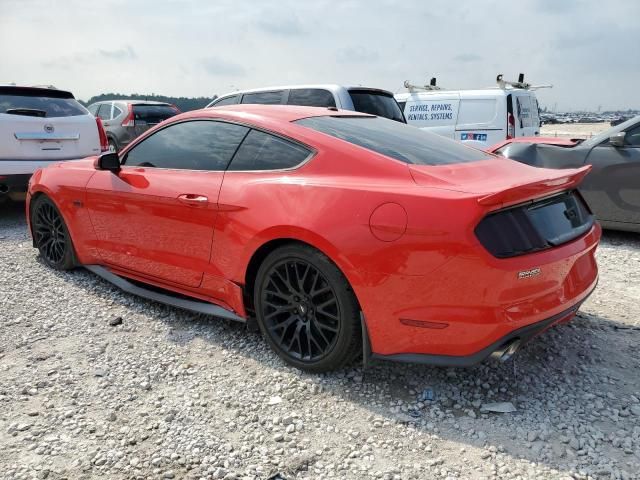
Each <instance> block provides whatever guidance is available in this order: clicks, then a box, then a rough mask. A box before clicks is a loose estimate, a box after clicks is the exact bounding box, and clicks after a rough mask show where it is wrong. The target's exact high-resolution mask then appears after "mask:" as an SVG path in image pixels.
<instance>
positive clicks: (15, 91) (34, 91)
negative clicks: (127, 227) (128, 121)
mask: <svg viewBox="0 0 640 480" xmlns="http://www.w3.org/2000/svg"><path fill="white" fill-rule="evenodd" d="M106 149H107V141H106V136H105V133H104V129H103V128H102V124H101V122H100V120H96V119H94V118H93V116H92V115H91V114H90V113H89V112H88V111H87V109H86V108H84V107H83V106H82V105H80V103H78V102H77V101H76V100H75V98H74V97H73V94H72V93H71V92H67V91H64V90H58V89H56V88H53V87H26V86H16V85H0V201H2V200H5V199H8V198H10V199H13V200H24V197H25V195H26V191H27V183H28V182H29V178H30V177H31V174H32V173H33V172H35V171H36V170H37V169H38V168H40V167H43V166H46V165H48V164H50V163H52V162H59V161H61V160H73V159H77V158H83V157H86V156H88V155H95V154H99V153H100V152H101V151H103V150H106Z"/></svg>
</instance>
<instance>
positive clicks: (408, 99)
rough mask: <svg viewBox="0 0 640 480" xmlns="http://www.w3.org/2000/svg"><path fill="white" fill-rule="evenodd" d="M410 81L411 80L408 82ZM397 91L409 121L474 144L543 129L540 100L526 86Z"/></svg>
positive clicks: (483, 145) (529, 135)
mask: <svg viewBox="0 0 640 480" xmlns="http://www.w3.org/2000/svg"><path fill="white" fill-rule="evenodd" d="M405 84H406V85H409V83H408V82H405ZM409 88H410V91H409V92H405V93H398V94H396V95H395V98H396V100H397V101H398V103H399V104H400V107H401V108H402V110H403V112H404V116H405V118H406V119H407V123H408V124H409V125H413V126H415V127H418V128H422V129H426V130H429V131H431V132H433V133H437V134H438V135H442V136H444V137H447V138H451V139H454V140H458V141H461V142H462V143H465V144H467V145H469V146H470V147H475V148H480V149H485V148H487V147H488V146H489V145H493V144H495V143H497V142H500V141H504V140H507V139H509V138H517V137H531V136H534V135H538V134H539V133H540V118H539V115H538V100H537V99H536V95H535V92H534V91H532V90H529V89H526V88H502V87H495V88H485V89H478V90H445V89H440V88H438V89H435V90H429V89H427V90H425V91H420V90H417V89H419V88H429V87H414V86H411V85H409Z"/></svg>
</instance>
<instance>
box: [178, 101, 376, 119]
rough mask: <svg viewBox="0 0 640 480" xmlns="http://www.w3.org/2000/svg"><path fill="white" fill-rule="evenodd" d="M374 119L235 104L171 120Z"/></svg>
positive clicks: (314, 109)
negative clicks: (330, 117) (328, 117)
mask: <svg viewBox="0 0 640 480" xmlns="http://www.w3.org/2000/svg"><path fill="white" fill-rule="evenodd" d="M326 116H332V117H373V116H374V115H369V114H367V113H360V112H354V111H352V110H338V109H336V108H335V107H329V108H325V107H301V106H297V105H258V104H248V103H247V104H235V105H225V106H223V107H217V108H215V109H212V108H203V109H201V110H192V111H190V112H185V113H181V114H179V115H176V116H175V117H172V118H171V120H172V121H174V120H181V119H188V118H221V117H222V118H227V119H236V120H238V121H242V120H245V121H248V122H251V121H254V122H258V123H260V122H261V121H274V120H275V121H276V122H278V123H290V122H294V121H296V120H301V119H303V118H309V117H326Z"/></svg>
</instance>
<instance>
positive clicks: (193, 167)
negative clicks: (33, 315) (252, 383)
mask: <svg viewBox="0 0 640 480" xmlns="http://www.w3.org/2000/svg"><path fill="white" fill-rule="evenodd" d="M588 170H589V167H584V168H580V169H573V170H547V169H540V168H533V167H529V166H527V165H523V164H520V163H517V162H512V161H505V159H504V158H497V157H494V156H491V155H488V154H486V153H484V152H481V151H479V150H475V149H471V148H468V147H464V146H462V145H460V144H458V143H456V142H454V141H452V140H448V139H445V138H443V137H440V136H438V135H434V134H430V133H427V132H424V131H422V130H419V129H417V128H414V127H411V126H407V125H403V124H401V123H398V122H393V121H391V120H386V119H383V118H378V117H374V116H371V115H365V114H359V113H354V112H342V111H337V110H335V109H331V108H329V109H320V108H306V107H285V106H248V105H242V106H240V105H238V106H231V107H225V108H220V109H217V108H216V109H209V110H201V111H195V112H189V113H185V114H182V115H178V116H176V117H173V118H171V119H169V120H167V121H165V122H163V123H162V124H160V125H159V126H157V127H156V128H154V129H152V130H150V131H148V132H147V133H146V134H145V135H143V136H142V137H140V138H139V139H137V140H136V141H135V142H134V143H132V144H131V145H130V146H129V147H128V148H126V149H125V150H123V151H122V152H120V153H119V154H113V153H110V154H105V155H102V156H101V157H91V158H87V159H84V160H79V161H73V162H65V163H60V164H57V165H54V166H51V167H48V168H44V169H42V170H39V171H37V172H36V174H35V175H34V176H33V177H32V179H31V182H30V188H29V195H28V202H27V214H28V217H29V219H30V229H31V232H32V235H33V242H34V246H35V247H37V248H38V249H39V250H40V255H41V257H42V259H43V260H44V261H45V262H46V263H47V264H48V265H50V266H51V267H53V268H58V269H70V268H73V267H76V266H84V267H86V268H87V269H89V270H91V271H93V272H94V273H96V274H98V275H101V276H102V277H104V278H106V279H107V280H109V281H111V282H112V283H114V284H116V285H118V286H119V287H121V288H123V289H125V290H127V291H129V292H131V293H134V294H137V295H141V296H144V297H146V298H151V299H155V300H158V301H161V302H165V303H168V304H171V305H175V306H178V307H182V308H186V309H190V310H194V311H198V312H203V313H208V314H212V315H216V316H219V317H224V318H231V319H234V320H239V321H247V320H249V319H252V318H256V319H257V323H258V325H259V327H260V329H261V331H262V333H263V335H264V337H265V338H266V340H267V341H268V342H269V344H270V346H271V347H272V348H273V349H274V350H275V351H276V352H277V353H278V354H279V355H280V356H281V357H282V358H283V359H284V360H285V361H287V362H289V363H290V364H292V365H294V366H296V367H299V368H302V369H305V370H309V371H316V372H317V371H326V370H330V369H334V368H339V367H341V366H342V365H345V364H346V363H348V362H351V361H353V360H354V359H355V358H356V357H357V356H359V355H363V356H364V360H365V361H368V360H369V359H370V358H372V357H373V358H386V359H390V360H399V361H411V362H423V363H430V364H436V365H453V366H466V365H472V364H474V363H477V362H479V361H481V360H483V359H485V358H487V357H489V356H494V357H502V358H507V357H509V356H510V355H511V354H513V353H514V352H515V351H516V350H517V348H518V346H519V345H520V344H521V343H522V342H524V341H526V340H528V339H529V338H531V337H532V336H534V335H536V334H538V333H540V332H541V331H543V330H545V329H546V328H548V327H549V326H551V325H554V324H557V323H559V322H563V321H567V320H569V319H570V318H571V317H572V316H573V315H574V313H575V312H576V310H577V309H578V307H579V306H580V304H581V302H582V301H584V299H585V298H586V297H587V296H588V295H589V294H590V293H591V291H592V290H593V288H594V287H595V284H596V280H597V266H596V261H595V259H594V253H595V250H596V247H597V244H598V241H599V238H600V227H599V225H598V224H597V223H596V222H595V221H594V219H593V216H592V214H591V212H590V211H589V209H588V207H586V205H585V203H584V202H583V200H582V198H581V197H580V195H579V194H578V193H577V191H576V190H575V187H576V185H577V184H578V183H579V181H580V180H581V179H582V178H583V177H584V176H585V175H586V173H587V172H588Z"/></svg>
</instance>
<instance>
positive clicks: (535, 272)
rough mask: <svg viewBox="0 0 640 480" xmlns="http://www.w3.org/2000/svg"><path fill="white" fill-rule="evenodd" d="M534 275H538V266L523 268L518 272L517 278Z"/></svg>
mask: <svg viewBox="0 0 640 480" xmlns="http://www.w3.org/2000/svg"><path fill="white" fill-rule="evenodd" d="M536 275H540V267H536V268H532V269H531V270H523V271H522V272H518V280H522V279H523V278H531V277H535V276H536Z"/></svg>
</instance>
